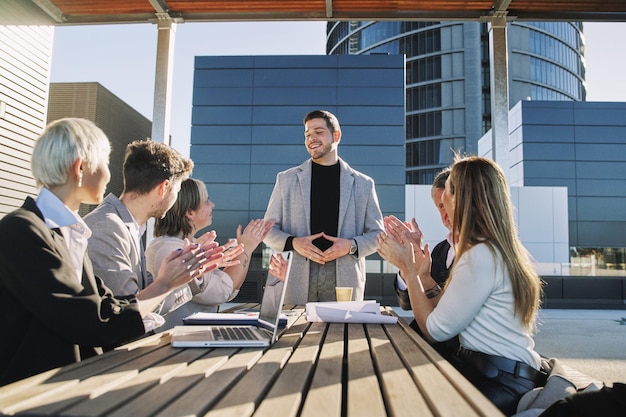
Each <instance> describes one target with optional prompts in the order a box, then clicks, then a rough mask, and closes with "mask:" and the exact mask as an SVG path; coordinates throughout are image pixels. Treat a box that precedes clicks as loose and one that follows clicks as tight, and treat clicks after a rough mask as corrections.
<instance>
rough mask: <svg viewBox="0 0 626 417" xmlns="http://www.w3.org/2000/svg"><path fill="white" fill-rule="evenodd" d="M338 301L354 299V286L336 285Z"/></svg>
mask: <svg viewBox="0 0 626 417" xmlns="http://www.w3.org/2000/svg"><path fill="white" fill-rule="evenodd" d="M335 294H336V296H337V301H352V287H335Z"/></svg>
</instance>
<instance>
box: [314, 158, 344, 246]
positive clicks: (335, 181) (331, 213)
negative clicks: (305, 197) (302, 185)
mask: <svg viewBox="0 0 626 417" xmlns="http://www.w3.org/2000/svg"><path fill="white" fill-rule="evenodd" d="M312 168H313V169H312V173H311V174H312V175H311V234H313V235H314V234H316V233H319V232H324V233H326V234H327V235H330V236H337V229H338V226H339V174H340V169H339V163H336V164H335V165H331V166H324V165H320V164H316V163H315V162H314V163H313V164H312ZM313 244H314V245H315V246H317V247H318V248H319V249H321V250H326V249H328V248H329V247H331V246H332V243H331V242H330V241H328V240H326V239H323V238H320V239H316V240H314V241H313Z"/></svg>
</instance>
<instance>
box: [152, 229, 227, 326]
mask: <svg viewBox="0 0 626 417" xmlns="http://www.w3.org/2000/svg"><path fill="white" fill-rule="evenodd" d="M183 243H184V242H183V240H182V239H180V238H178V237H173V236H160V237H157V238H155V239H153V240H152V241H150V244H149V245H148V248H147V249H146V268H147V269H148V271H150V273H151V274H152V275H153V276H155V277H156V273H157V272H158V270H159V266H161V263H162V262H163V259H165V257H166V256H167V255H169V254H170V253H172V251H174V250H176V249H179V248H182V247H183ZM189 287H190V289H191V293H192V294H193V298H192V299H191V301H190V302H188V303H186V304H183V305H182V306H180V307H178V308H177V309H176V310H174V311H172V312H170V313H169V314H167V315H166V316H165V325H163V326H162V327H161V328H159V330H166V329H169V328H171V327H173V326H177V325H181V324H183V318H185V317H187V316H188V315H190V314H193V313H195V312H197V311H206V312H216V311H217V308H218V307H219V305H220V304H222V303H225V302H227V301H230V300H232V299H233V298H235V297H236V296H237V294H238V293H239V290H238V289H235V288H233V280H232V279H231V278H230V276H229V275H228V274H227V273H226V272H224V271H222V270H221V269H215V270H213V271H209V272H207V273H205V274H204V275H203V276H202V277H201V278H196V279H194V280H193V281H192V282H191V283H189Z"/></svg>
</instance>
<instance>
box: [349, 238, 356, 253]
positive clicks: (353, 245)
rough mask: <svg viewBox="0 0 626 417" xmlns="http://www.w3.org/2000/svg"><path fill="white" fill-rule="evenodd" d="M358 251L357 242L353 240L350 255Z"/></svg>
mask: <svg viewBox="0 0 626 417" xmlns="http://www.w3.org/2000/svg"><path fill="white" fill-rule="evenodd" d="M355 253H356V242H355V241H354V240H353V241H352V245H350V255H354V254H355Z"/></svg>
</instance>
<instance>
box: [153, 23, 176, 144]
mask: <svg viewBox="0 0 626 417" xmlns="http://www.w3.org/2000/svg"><path fill="white" fill-rule="evenodd" d="M166 16H167V15H166ZM175 38H176V23H175V22H174V21H173V20H172V19H170V18H169V17H164V18H161V17H159V20H158V41H157V57H156V74H155V77H154V107H153V111H152V140H154V141H156V142H161V143H165V144H167V145H169V144H170V125H171V121H170V119H171V108H172V73H173V67H174V40H175Z"/></svg>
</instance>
